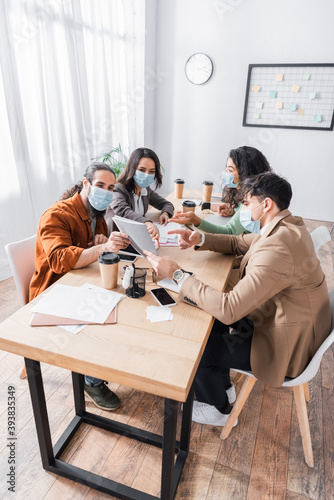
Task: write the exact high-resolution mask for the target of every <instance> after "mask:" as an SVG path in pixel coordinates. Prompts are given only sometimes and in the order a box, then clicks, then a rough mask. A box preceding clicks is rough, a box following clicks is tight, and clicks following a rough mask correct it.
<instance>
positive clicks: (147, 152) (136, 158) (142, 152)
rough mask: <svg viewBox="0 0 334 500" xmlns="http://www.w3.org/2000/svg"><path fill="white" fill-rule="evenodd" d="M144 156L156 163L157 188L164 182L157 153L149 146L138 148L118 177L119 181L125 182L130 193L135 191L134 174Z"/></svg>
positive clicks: (124, 184)
mask: <svg viewBox="0 0 334 500" xmlns="http://www.w3.org/2000/svg"><path fill="white" fill-rule="evenodd" d="M142 158H150V159H151V160H153V161H154V164H155V177H154V178H155V189H157V188H159V187H160V186H161V184H162V174H161V166H160V160H159V158H158V156H157V154H156V153H155V152H154V151H152V149H148V148H137V149H135V150H134V151H132V153H131V155H130V158H129V159H128V162H127V164H126V167H125V169H124V170H123V172H122V173H121V175H120V176H119V177H118V179H117V182H119V183H120V184H123V186H125V187H126V189H127V190H128V191H130V193H132V192H133V191H135V188H136V186H135V181H134V180H133V176H134V175H135V173H136V170H137V167H138V164H139V162H140V160H141V159H142Z"/></svg>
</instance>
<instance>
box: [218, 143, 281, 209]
mask: <svg viewBox="0 0 334 500" xmlns="http://www.w3.org/2000/svg"><path fill="white" fill-rule="evenodd" d="M228 157H229V158H231V159H232V161H233V163H234V164H235V166H236V168H237V171H238V175H239V184H240V187H242V183H243V181H244V180H245V179H247V177H251V176H253V175H258V174H262V173H264V172H271V171H272V168H271V166H270V165H269V162H268V160H267V158H266V157H265V156H264V154H263V153H261V151H259V150H258V149H256V148H253V147H251V146H241V147H240V148H237V149H231V151H230V153H229V155H228ZM241 200H242V196H241V189H240V190H238V189H236V188H227V187H225V188H224V189H223V192H222V201H224V202H226V203H229V204H230V206H231V207H232V208H236V207H237V205H238V204H239V203H240V202H241Z"/></svg>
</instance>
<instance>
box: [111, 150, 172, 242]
mask: <svg viewBox="0 0 334 500" xmlns="http://www.w3.org/2000/svg"><path fill="white" fill-rule="evenodd" d="M153 182H155V186H154V187H155V189H156V188H158V187H160V186H161V184H162V174H161V166H160V161H159V158H158V156H157V155H156V154H155V152H154V151H152V149H148V148H138V149H135V150H134V151H133V152H132V153H131V155H130V158H129V160H128V162H127V164H126V167H125V169H124V170H123V172H122V173H121V175H120V176H119V177H118V179H117V184H116V186H115V189H114V191H113V194H114V199H113V201H112V203H111V204H110V205H109V207H108V209H107V212H106V215H105V217H104V218H105V220H106V223H107V226H108V230H109V233H111V232H112V231H113V230H114V226H113V220H112V217H113V216H114V215H119V216H120V217H125V218H126V219H131V220H134V221H137V222H143V223H144V224H146V226H147V229H148V232H149V233H150V235H151V237H152V238H157V237H158V236H159V229H158V228H157V226H156V225H155V224H153V222H152V221H150V220H149V219H148V218H147V217H146V216H145V214H146V212H147V209H148V206H149V205H152V207H154V208H157V209H158V210H161V215H160V217H159V222H160V224H164V225H166V224H167V222H168V219H169V218H170V217H171V216H172V215H173V212H174V206H173V205H172V203H170V202H169V201H167V200H166V199H165V198H163V197H162V196H160V195H159V194H158V193H156V192H155V189H152V187H151V185H152V184H153Z"/></svg>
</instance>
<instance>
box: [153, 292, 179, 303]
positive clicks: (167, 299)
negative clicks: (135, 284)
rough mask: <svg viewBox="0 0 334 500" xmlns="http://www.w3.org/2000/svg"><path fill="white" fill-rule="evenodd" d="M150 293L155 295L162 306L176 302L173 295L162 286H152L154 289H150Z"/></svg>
mask: <svg viewBox="0 0 334 500" xmlns="http://www.w3.org/2000/svg"><path fill="white" fill-rule="evenodd" d="M151 293H152V294H153V295H154V296H155V297H156V299H157V300H158V301H159V302H160V304H161V305H162V306H171V305H173V304H176V302H175V300H174V299H173V297H172V296H171V295H169V293H168V292H167V290H165V289H164V288H154V290H151Z"/></svg>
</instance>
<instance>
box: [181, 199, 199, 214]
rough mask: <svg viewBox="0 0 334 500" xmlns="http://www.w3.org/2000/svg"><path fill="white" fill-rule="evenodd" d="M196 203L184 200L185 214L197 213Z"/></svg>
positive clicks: (183, 208)
mask: <svg viewBox="0 0 334 500" xmlns="http://www.w3.org/2000/svg"><path fill="white" fill-rule="evenodd" d="M195 207H196V203H195V202H194V201H191V200H184V202H183V203H182V211H183V212H195Z"/></svg>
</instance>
